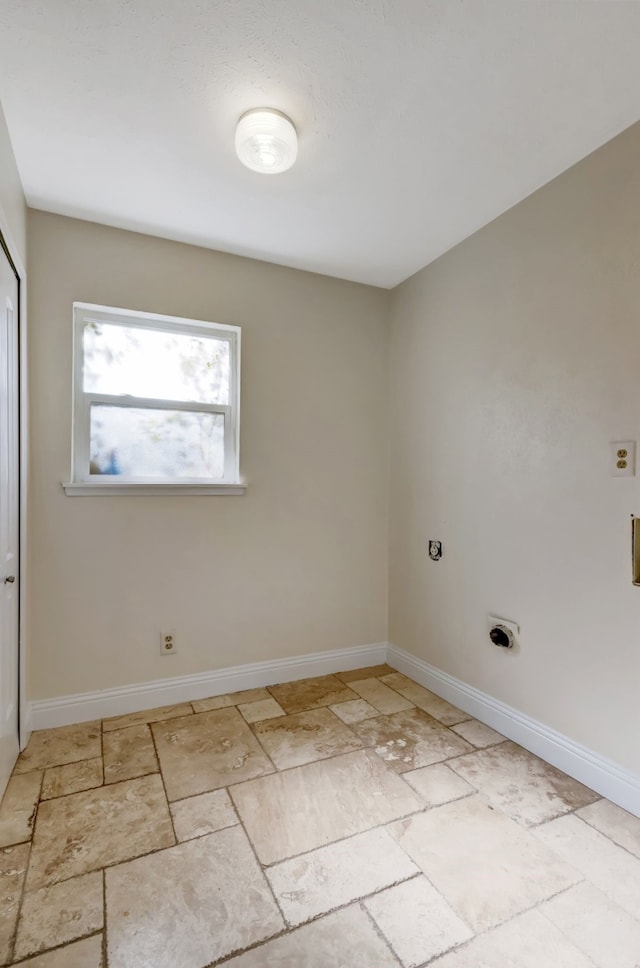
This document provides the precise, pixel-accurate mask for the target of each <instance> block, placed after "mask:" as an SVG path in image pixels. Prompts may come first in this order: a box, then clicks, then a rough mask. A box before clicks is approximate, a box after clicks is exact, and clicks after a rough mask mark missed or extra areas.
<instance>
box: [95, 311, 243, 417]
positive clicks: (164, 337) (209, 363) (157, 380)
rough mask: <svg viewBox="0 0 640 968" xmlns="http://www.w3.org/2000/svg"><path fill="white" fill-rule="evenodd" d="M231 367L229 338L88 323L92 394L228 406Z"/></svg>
mask: <svg viewBox="0 0 640 968" xmlns="http://www.w3.org/2000/svg"><path fill="white" fill-rule="evenodd" d="M229 367H230V357H229V341H228V340H224V339H216V338H211V337H208V336H200V335H193V334H192V335H189V334H187V333H165V332H161V331H159V330H153V329H141V328H139V327H137V326H116V325H111V324H109V323H94V322H90V323H87V324H86V326H85V327H84V369H83V378H84V382H83V386H84V390H85V391H87V392H89V393H111V394H129V395H130V396H135V397H153V398H155V399H156V400H158V399H160V400H184V401H194V402H197V403H219V404H222V405H223V406H227V405H228V404H229Z"/></svg>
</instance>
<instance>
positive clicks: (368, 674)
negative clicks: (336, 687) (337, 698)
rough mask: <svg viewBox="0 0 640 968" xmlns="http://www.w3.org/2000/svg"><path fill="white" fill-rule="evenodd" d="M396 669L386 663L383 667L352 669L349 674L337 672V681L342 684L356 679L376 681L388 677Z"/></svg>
mask: <svg viewBox="0 0 640 968" xmlns="http://www.w3.org/2000/svg"><path fill="white" fill-rule="evenodd" d="M392 672H395V669H392V668H391V666H389V665H387V664H386V662H384V663H383V664H382V665H375V666H365V667H364V668H363V669H351V670H349V671H348V672H336V679H339V680H340V681H341V682H354V680H356V679H375V678H378V677H379V676H388V675H390V674H391V673H392Z"/></svg>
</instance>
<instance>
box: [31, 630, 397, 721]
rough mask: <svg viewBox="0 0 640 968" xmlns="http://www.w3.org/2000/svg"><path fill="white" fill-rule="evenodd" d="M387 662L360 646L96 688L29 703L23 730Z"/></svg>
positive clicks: (381, 647)
mask: <svg viewBox="0 0 640 968" xmlns="http://www.w3.org/2000/svg"><path fill="white" fill-rule="evenodd" d="M386 658H387V643H386V642H378V643H377V644H375V645H360V646H355V647H353V648H348V649H333V650H331V651H329V652H314V653H313V654H311V655H300V656H293V657H292V658H287V659H273V660H271V661H268V662H252V663H250V664H248V665H241V666H232V667H229V668H226V669H216V670H215V671H213V672H201V673H196V674H195V675H189V676H177V677H176V678H174V679H156V680H155V681H153V682H139V683H134V684H133V685H130V686H117V687H115V688H113V689H101V690H100V691H99V692H85V693H79V694H76V695H72V696H59V697H58V698H56V699H36V700H33V701H32V702H31V704H30V710H29V728H30V729H32V730H35V729H50V728H51V727H53V726H70V725H72V724H73V723H83V722H87V721H88V720H91V719H104V718H105V717H108V716H122V715H124V714H125V713H133V712H138V711H139V710H142V709H153V708H155V707H156V706H170V705H173V704H175V703H180V702H189V701H191V700H194V699H207V698H208V697H209V696H221V695H224V694H225V693H227V692H239V691H240V690H241V689H256V688H258V687H259V686H273V685H275V684H276V683H277V682H293V681H294V680H295V679H306V678H307V677H308V676H326V675H330V674H331V673H332V672H347V671H348V670H349V669H358V668H360V667H361V666H368V665H378V664H379V663H382V662H385V661H386Z"/></svg>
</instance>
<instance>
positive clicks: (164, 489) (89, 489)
mask: <svg viewBox="0 0 640 968" xmlns="http://www.w3.org/2000/svg"><path fill="white" fill-rule="evenodd" d="M62 486H63V488H64V490H65V493H66V495H67V497H125V496H128V497H131V496H132V495H135V496H136V497H167V496H173V497H177V496H180V497H195V496H198V497H201V496H202V497H205V496H208V495H211V494H218V495H222V494H224V495H226V496H227V497H241V496H242V495H243V494H245V493H246V490H247V485H246V484H193V483H185V484H142V483H141V484H131V483H130V484H126V483H125V482H124V481H122V482H120V481H113V482H109V483H106V482H103V481H96V482H95V483H94V482H93V481H85V482H82V483H69V484H63V485H62Z"/></svg>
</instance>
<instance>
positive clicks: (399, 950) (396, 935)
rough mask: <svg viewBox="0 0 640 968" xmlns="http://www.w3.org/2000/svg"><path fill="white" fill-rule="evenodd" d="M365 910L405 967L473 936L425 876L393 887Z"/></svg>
mask: <svg viewBox="0 0 640 968" xmlns="http://www.w3.org/2000/svg"><path fill="white" fill-rule="evenodd" d="M365 907H366V908H367V910H368V911H369V913H370V914H371V916H372V917H373V918H374V920H375V922H376V924H377V925H378V927H379V928H380V930H381V931H382V933H383V935H384V936H385V938H386V939H387V941H388V942H389V943H390V945H391V947H392V948H393V950H394V951H395V953H396V954H397V955H398V957H399V958H400V961H401V962H402V964H403V965H404V968H416V966H417V965H421V964H423V963H424V962H425V961H428V960H429V959H430V958H434V957H435V956H436V955H439V954H442V952H443V951H447V949H448V948H452V947H453V946H454V945H457V944H461V943H462V942H463V941H468V940H469V938H471V937H472V936H473V934H472V932H471V931H470V930H469V928H468V927H467V925H466V924H465V923H464V921H461V920H460V918H459V917H458V915H457V914H456V913H455V911H453V910H452V909H451V908H450V907H449V905H448V904H447V902H446V901H444V900H443V899H442V898H441V897H440V895H439V894H438V892H437V891H436V890H435V888H434V887H432V886H431V884H429V882H428V881H427V879H426V878H425V877H415V878H414V879H413V880H412V881H407V882H406V883H405V884H398V886H397V887H390V888H389V890H387V891H383V892H382V893H381V894H377V895H376V896H375V897H371V898H369V900H368V901H365Z"/></svg>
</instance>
